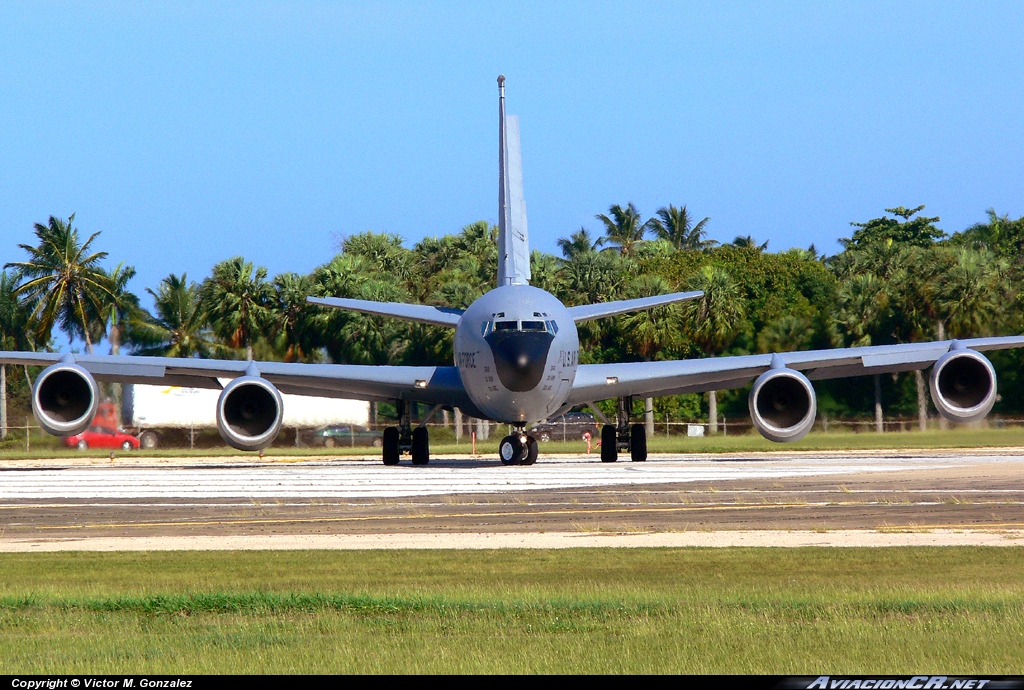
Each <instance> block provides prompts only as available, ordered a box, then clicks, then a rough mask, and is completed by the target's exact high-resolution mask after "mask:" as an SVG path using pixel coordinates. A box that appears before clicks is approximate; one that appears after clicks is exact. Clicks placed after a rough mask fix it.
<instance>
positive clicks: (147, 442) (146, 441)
mask: <svg viewBox="0 0 1024 690" xmlns="http://www.w3.org/2000/svg"><path fill="white" fill-rule="evenodd" d="M159 440H160V437H159V436H157V435H156V434H155V433H153V432H152V431H144V432H143V433H142V436H141V437H139V444H140V445H141V446H142V447H143V448H145V449H146V450H152V449H153V448H156V447H157V444H158V442H159Z"/></svg>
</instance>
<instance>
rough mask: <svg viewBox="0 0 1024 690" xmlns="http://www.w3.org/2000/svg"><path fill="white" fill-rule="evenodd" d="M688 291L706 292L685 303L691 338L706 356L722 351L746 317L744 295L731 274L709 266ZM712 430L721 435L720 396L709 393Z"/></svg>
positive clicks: (695, 278)
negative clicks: (719, 422)
mask: <svg viewBox="0 0 1024 690" xmlns="http://www.w3.org/2000/svg"><path fill="white" fill-rule="evenodd" d="M686 289H687V290H702V291H703V292H704V295H703V296H702V297H701V298H700V299H695V300H690V301H688V302H684V303H683V305H682V309H683V318H684V320H685V323H686V324H687V326H688V330H689V333H690V338H691V339H692V340H693V342H694V343H695V344H696V345H697V347H698V348H699V349H700V350H701V351H702V352H704V353H706V354H711V356H714V353H716V352H718V351H720V350H721V349H722V348H724V347H725V346H726V345H728V344H729V342H731V341H732V339H733V338H734V337H735V335H736V331H737V330H738V329H739V326H740V323H741V322H742V321H743V318H744V316H745V315H746V307H745V304H744V301H743V294H742V292H741V291H740V288H739V286H738V285H736V283H734V282H733V280H732V278H731V277H730V276H729V274H728V273H727V272H726V271H725V270H724V269H721V268H717V267H715V266H711V265H706V266H704V267H703V268H701V269H700V271H699V272H698V273H697V274H696V275H694V276H693V277H691V278H690V280H689V281H688V283H687V286H686ZM708 421H709V425H708V426H709V431H710V432H711V433H712V434H717V433H718V396H717V394H716V391H709V392H708Z"/></svg>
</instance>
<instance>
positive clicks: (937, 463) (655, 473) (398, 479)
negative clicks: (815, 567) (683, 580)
mask: <svg viewBox="0 0 1024 690" xmlns="http://www.w3.org/2000/svg"><path fill="white" fill-rule="evenodd" d="M1022 459H1024V458H1022V456H1016V455H1004V456H998V457H993V456H965V457H953V456H935V457H913V458H893V457H871V456H863V457H856V456H850V457H846V458H837V457H835V456H832V457H823V458H813V457H811V458H809V457H807V456H806V455H804V456H801V457H794V458H788V459H786V458H784V459H778V458H773V459H771V460H757V461H738V462H737V461H732V460H729V461H708V460H697V461H694V460H676V459H657V460H652V461H648V462H646V463H616V464H602V463H600V462H595V461H594V460H593V459H592V458H590V459H583V458H575V459H574V458H556V459H542V460H541V462H539V463H538V464H537V465H534V466H532V467H503V466H501V465H500V464H497V463H495V464H493V465H491V464H487V463H482V462H479V461H476V462H473V463H459V462H458V461H441V462H437V463H433V464H431V465H429V466H427V467H412V466H410V465H399V466H397V467H384V466H383V465H368V464H366V463H363V462H358V463H356V462H345V461H338V462H330V463H323V462H311V463H289V464H287V465H279V466H274V465H249V466H244V467H223V466H221V467H211V468H202V467H195V466H192V467H177V468H175V467H168V468H155V467H123V468H118V467H85V468H82V467H75V468H67V469H45V470H22V469H12V470H5V471H0V500H17V499H33V500H36V499H57V498H66V499H89V498H98V499H118V498H133V499H134V498H182V499H199V498H207V499H209V498H237V497H251V498H264V497H267V498H286V497H299V496H301V497H322V498H372V497H380V498H386V497H401V496H429V495H440V494H465V493H495V494H500V493H507V492H513V491H532V490H538V489H563V488H564V489H568V488H581V487H601V486H613V485H619V484H625V485H630V484H632V485H643V484H663V483H676V482H698V481H704V482H708V481H710V482H715V481H732V480H740V479H773V478H782V477H811V476H823V475H846V474H855V473H862V472H885V471H907V470H921V469H932V468H939V467H954V466H962V465H964V464H969V463H979V462H984V463H992V462H1004V461H1006V462H1020V461H1021V460H1022Z"/></svg>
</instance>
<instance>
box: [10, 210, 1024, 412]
mask: <svg viewBox="0 0 1024 690" xmlns="http://www.w3.org/2000/svg"><path fill="white" fill-rule="evenodd" d="M923 208H924V207H923V206H922V207H917V208H911V209H908V208H904V207H895V208H891V209H886V211H887V215H886V216H884V217H882V218H875V219H872V220H869V221H867V222H864V223H853V226H854V227H855V231H854V233H853V236H852V237H850V238H848V239H846V240H844V250H843V251H842V252H840V253H838V254H836V255H835V256H831V257H828V258H823V257H819V255H818V252H817V250H816V249H815V248H814V247H813V246H812V247H811V248H810V249H807V250H803V249H790V250H786V251H781V252H769V251H768V243H767V242H763V243H759V242H758V241H756V240H755V239H753V237H754V235H753V234H747V233H746V232H744V233H743V234H738V235H737V237H736V239H735V240H734V242H733V243H730V244H725V245H721V246H716V243H715V242H713V241H711V240H708V239H707V237H706V232H707V224H708V222H709V221H708V219H707V218H704V219H702V220H700V221H696V219H695V218H692V217H691V216H690V213H689V211H688V209H687V206H685V205H683V206H681V207H676V206H674V205H668V206H663V207H661V208H660V209H659V210H658V212H657V213H656V214H655V217H653V218H651V219H649V220H647V221H646V222H645V221H644V220H643V219H642V218H641V215H640V212H639V210H638V209H637V208H636V207H635V206H634V205H633V204H627V205H626V206H624V207H623V206H621V205H613V206H611V207H610V208H609V210H608V213H607V214H598V215H597V216H596V217H597V219H598V220H599V221H600V223H601V231H602V233H603V234H602V236H601V237H600V238H598V239H597V240H596V241H595V239H594V238H593V237H592V236H591V233H590V232H589V231H588V230H587V229H586V228H580V229H579V230H578V231H577V232H575V233H573V234H572V235H570V236H569V237H567V238H562V239H560V240H559V241H558V247H559V250H560V252H561V254H562V256H561V257H556V256H553V255H551V254H546V253H544V252H539V251H534V252H532V254H531V257H530V261H531V270H532V274H533V279H532V283H533V284H534V285H536V286H537V287H540V288H541V289H544V290H547V291H549V292H551V293H552V294H554V295H555V296H557V297H558V298H559V299H560V300H562V301H563V302H564V303H565V304H567V305H570V306H572V305H579V304H590V303H597V302H607V301H612V300H618V299H626V298H630V297H637V296H644V295H654V294H663V293H667V292H673V291H676V290H685V289H702V290H704V291H705V293H706V294H705V296H704V298H703V299H700V300H695V301H692V302H688V303H685V304H680V305H674V306H668V307H661V308H658V309H653V310H648V311H640V312H635V313H632V314H625V315H622V316H619V317H614V318H608V319H598V320H594V321H589V322H585V323H583V324H580V326H579V333H580V339H581V361H583V362H584V363H591V362H606V361H638V360H648V361H653V360H664V359H675V358H684V357H704V356H722V355H731V354H748V353H754V352H784V351H792V350H803V349H818V348H828V347H834V346H852V345H869V344H870V345H880V344H888V343H905V342H913V341H920V340H926V339H928V340H930V339H937V338H938V339H941V338H948V337H971V336H979V335H1002V334H1010V333H1020V332H1024V291H1022V290H1021V289H1020V286H1021V285H1022V284H1024V217H1022V218H1020V219H1017V220H1011V219H1010V218H1009V217H1008V216H999V215H997V214H996V213H995V211H993V210H990V211H989V213H988V221H987V222H985V223H979V224H977V225H974V226H972V227H970V228H968V229H966V230H965V231H963V232H961V233H957V234H954V235H953V236H952V237H948V238H947V237H946V235H945V233H944V232H943V231H942V230H940V229H939V228H938V227H936V223H937V222H938V221H939V219H938V218H934V217H927V216H922V215H919V214H920V212H921V211H922V210H923ZM72 220H73V217H72V218H71V219H69V220H68V221H62V220H60V219H57V218H50V220H49V223H48V224H47V225H36V226H35V233H36V238H37V240H38V242H37V245H36V246H30V245H20V246H21V247H22V249H24V250H25V251H27V252H28V253H29V255H30V256H29V259H30V260H29V261H26V262H21V263H16V264H8V265H9V266H14V267H15V268H16V269H17V270H16V272H14V273H8V272H5V273H3V274H2V278H0V338H2V339H4V347H8V348H10V347H14V348H19V349H32V348H36V347H45V346H46V345H47V343H48V341H49V337H50V332H51V330H52V328H53V326H54V325H57V326H59V327H60V328H62V329H64V330H65V331H66V332H67V333H68V335H69V337H72V338H80V339H82V340H84V341H85V342H86V347H87V349H91V347H92V343H94V342H96V341H98V340H99V339H100V338H102V337H104V336H106V337H107V338H108V339H109V340H110V341H111V346H112V349H116V348H117V346H118V345H119V344H120V342H121V341H124V343H125V344H127V345H130V346H131V347H132V348H133V351H134V352H136V353H139V354H165V355H171V356H184V357H192V356H201V357H210V356H217V357H231V356H241V354H242V353H243V352H245V353H246V355H247V356H255V355H257V354H258V356H259V358H266V359H280V360H286V361H298V362H317V361H332V362H338V363H360V364H410V365H413V364H420V365H426V364H435V365H447V364H450V363H451V362H452V336H453V333H452V330H451V329H448V328H440V327H433V326H424V325H420V324H413V323H409V322H404V321H398V320H395V319H387V318H382V317H374V316H368V315H363V314H358V313H353V312H346V311H341V310H333V309H325V308H322V307H317V306H312V305H310V304H309V303H307V302H306V299H305V298H306V296H307V295H319V296H335V297H352V298H358V299H368V300H380V301H401V302H415V303H422V304H433V305H437V306H445V307H453V308H463V309H464V308H466V307H468V306H469V305H470V304H472V303H473V301H475V300H476V299H477V298H479V297H480V296H481V295H483V294H484V293H485V292H487V291H489V290H491V289H492V288H493V287H494V281H495V276H496V273H497V258H498V253H497V247H496V244H495V240H496V237H497V228H496V227H495V226H493V225H491V224H490V223H488V222H486V221H477V222H475V223H471V224H469V225H466V226H465V227H463V228H462V229H461V230H460V231H459V232H457V233H453V234H447V235H443V236H437V237H427V238H424V239H423V240H422V241H420V242H418V243H416V244H415V245H414V246H412V247H411V248H410V247H407V246H405V244H404V243H403V240H402V237H401V236H399V235H397V234H392V233H376V232H372V231H368V232H363V233H359V234H356V235H352V236H349V237H346V238H344V239H343V240H342V242H341V245H340V249H341V251H340V253H339V254H338V255H337V256H335V257H334V258H332V259H331V260H330V261H329V262H328V263H326V264H324V265H322V266H319V267H317V268H316V269H315V270H313V271H312V272H311V273H310V274H309V275H304V276H303V275H298V274H294V273H285V274H281V275H279V276H276V277H275V278H274V279H273V280H272V281H271V280H268V278H267V271H266V269H264V268H262V267H255V266H253V264H252V263H250V262H247V261H245V260H244V259H243V258H242V257H235V258H233V259H229V260H227V261H223V262H220V263H218V264H217V265H216V266H215V267H214V269H213V271H212V275H211V276H210V277H208V278H206V279H205V280H204V281H202V283H201V286H200V287H198V288H197V287H196V286H195V284H193V283H188V282H187V280H186V279H185V276H181V278H177V277H176V276H174V275H171V276H169V277H168V278H167V279H165V280H164V281H162V282H161V284H160V286H159V287H158V288H157V290H156V291H155V292H154V291H152V290H147V292H149V294H150V295H151V296H152V297H153V300H154V309H153V313H152V314H150V313H149V312H146V311H145V310H140V309H139V308H138V300H137V298H136V297H135V296H134V295H133V294H132V293H131V292H130V291H129V290H128V288H127V285H128V282H129V281H130V280H131V278H132V275H133V274H134V270H133V269H132V268H131V267H130V266H126V265H124V264H120V265H119V266H118V267H117V268H115V269H114V270H112V271H110V272H107V271H105V270H103V268H102V267H101V266H100V263H101V262H102V260H103V259H104V258H105V257H106V254H105V253H104V252H92V250H91V249H90V247H91V245H92V243H93V240H95V239H96V236H97V234H98V233H97V234H94V235H92V236H90V237H89V238H88V239H87V240H86V241H85V242H84V243H83V242H82V241H81V240H80V239H79V235H78V230H77V229H75V228H73V227H72V223H71V221H72ZM755 230H756V229H755ZM648 231H650V232H651V233H652V234H653V235H654V236H655V239H647V240H645V239H644V237H645V234H646V233H647V232H648ZM602 246H604V247H605V249H603V250H602V249H601V247H602ZM992 359H993V361H994V362H995V363H996V366H997V371H998V374H999V377H1000V392H1001V395H1002V399H1001V400H1000V401H999V403H997V408H996V410H997V411H1000V412H1008V411H1022V412H1024V378H1022V377H1021V376H1020V374H1019V371H1021V370H1022V367H1024V354H1022V353H1020V352H1016V351H1011V352H1005V353H996V354H994V355H993V357H992ZM8 378H9V382H10V379H11V378H12V377H10V376H9V377H8ZM9 385H12V386H13V385H15V384H13V383H9ZM816 385H817V388H818V392H819V409H820V410H821V411H822V413H823V414H827V415H829V416H831V417H850V416H859V415H866V414H870V412H871V409H872V406H873V403H874V400H873V385H872V381H871V380H870V379H863V380H857V379H855V380H849V381H842V382H839V383H836V382H822V383H820V384H816ZM746 394H747V391H746V390H745V389H739V390H734V391H721V392H719V394H718V398H717V399H718V402H719V404H720V406H721V407H720V409H721V410H724V412H725V414H726V415H728V416H738V415H746V405H747V403H746ZM882 402H883V405H884V407H885V409H886V410H887V412H889V413H896V414H913V413H914V411H915V410H916V403H917V401H916V387H915V386H914V382H913V377H912V375H909V374H901V375H899V376H897V377H895V378H892V377H883V381H882ZM704 406H705V404H704V402H703V401H702V399H701V398H700V396H695V395H694V396H676V397H674V398H667V399H665V400H661V401H658V402H656V410H657V414H659V415H664V414H671V415H677V416H678V417H679V418H683V419H697V418H699V416H700V415H701V414H704V409H703V408H704Z"/></svg>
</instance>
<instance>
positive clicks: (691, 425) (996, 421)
mask: <svg viewBox="0 0 1024 690" xmlns="http://www.w3.org/2000/svg"><path fill="white" fill-rule="evenodd" d="M19 421H20V422H21V423H20V424H11V423H8V426H7V430H6V434H4V435H3V438H2V439H0V449H4V450H9V451H23V452H33V451H35V452H42V451H43V450H46V449H60V448H66V449H75V448H79V449H82V450H86V449H108V448H109V449H111V450H118V449H120V450H135V449H138V448H142V449H144V450H150V449H153V450H158V449H181V450H204V449H208V450H216V449H222V450H223V449H226V448H227V447H228V446H227V445H226V444H225V443H224V440H223V439H222V438H221V437H220V434H219V433H218V432H217V430H216V429H215V428H208V427H203V428H187V429H167V428H162V429H125V430H117V431H115V430H111V429H103V428H99V427H92V428H91V429H90V430H88V431H87V432H84V433H83V434H80V435H78V436H74V437H67V438H60V437H55V436H51V435H50V434H48V433H46V432H45V431H43V430H42V429H41V428H40V427H39V425H38V424H37V423H36V421H35V419H34V418H32V417H28V418H25V419H23V420H19ZM611 421H613V422H614V419H612V420H611ZM633 421H634V422H635V423H642V422H643V418H642V417H639V418H636V419H634V420H633ZM393 425H395V421H394V420H384V421H381V422H379V423H377V424H367V425H357V424H339V425H336V426H328V427H320V428H317V429H302V428H299V429H296V428H283V429H281V433H280V434H279V435H278V437H277V439H276V440H275V441H274V444H273V447H275V448H279V449H280V448H301V449H317V448H323V449H339V450H340V449H344V448H363V449H365V450H366V452H368V453H372V452H375V449H377V448H380V447H381V445H382V436H383V431H384V429H385V428H386V427H388V426H393ZM601 425H602V422H601V421H599V420H594V422H593V423H590V424H588V423H577V424H573V423H568V422H565V421H563V422H562V423H558V422H557V421H556V422H552V423H546V424H542V425H538V426H537V427H534V428H533V429H532V430H529V431H528V433H531V435H533V436H535V437H537V438H538V439H540V440H542V441H562V442H567V443H571V442H586V441H587V440H588V436H589V440H590V441H591V442H592V443H595V444H596V443H597V442H598V440H599V439H600V428H601ZM414 426H415V423H414ZM425 426H427V427H428V428H429V429H430V442H431V444H432V445H435V444H436V445H457V446H458V445H465V446H466V448H467V451H468V450H470V449H471V448H472V447H473V445H474V444H486V443H494V442H496V441H497V440H498V439H500V438H501V437H502V436H504V435H505V434H507V433H509V432H510V430H511V427H509V426H508V425H507V424H498V423H496V422H489V421H486V420H480V419H473V418H470V417H466V416H465V415H463V416H462V420H461V424H459V425H456V424H455V422H454V420H453V419H451V418H449V419H448V420H447V421H446V420H444V419H443V418H441V415H438V419H436V420H432V421H430V422H428V423H427V424H426V425H425ZM880 426H881V433H910V432H916V431H919V430H920V423H919V420H918V419H917V418H916V417H915V418H886V419H883V420H882V422H881V425H880ZM954 426H957V425H953V424H951V423H944V422H943V421H942V420H939V419H937V418H934V417H933V418H930V419H929V420H928V422H927V429H928V430H938V429H942V428H952V427H954ZM962 426H968V427H971V428H989V429H1001V428H1010V427H1020V426H1024V418H1014V417H989V418H986V419H984V420H981V421H979V422H973V423H971V424H969V425H962ZM813 431H814V432H822V433H858V434H861V433H868V434H871V433H879V424H878V423H877V422H876V421H875V420H874V419H828V418H825V417H819V418H818V420H817V421H816V422H815V424H814V427H813ZM714 433H717V434H718V435H721V436H725V437H728V436H741V435H751V434H756V433H757V432H756V431H755V429H754V426H753V424H752V422H751V421H750V419H749V418H745V417H744V418H725V417H721V418H719V420H718V424H717V429H716V430H715V432H714ZM711 434H712V430H711V428H710V425H709V424H708V423H707V422H706V421H688V420H673V419H661V420H655V422H654V437H656V438H657V437H661V438H675V437H691V438H692V437H704V436H710V435H711ZM126 444H127V445H126Z"/></svg>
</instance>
